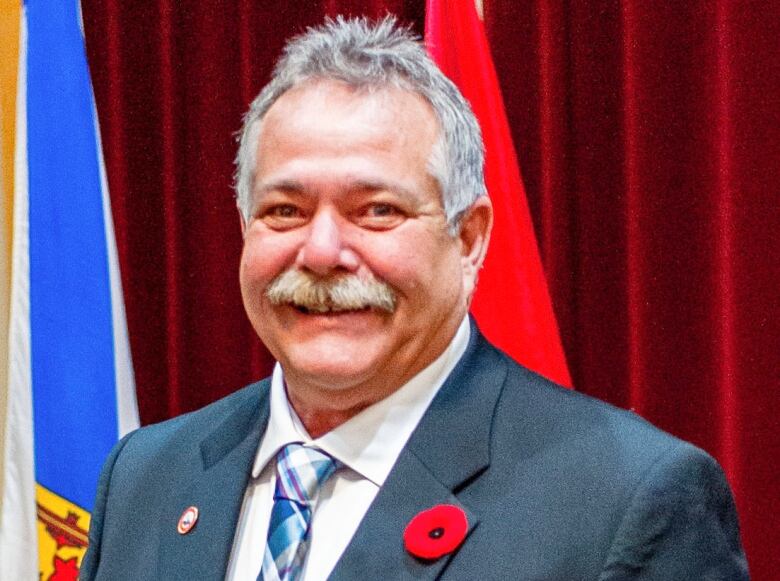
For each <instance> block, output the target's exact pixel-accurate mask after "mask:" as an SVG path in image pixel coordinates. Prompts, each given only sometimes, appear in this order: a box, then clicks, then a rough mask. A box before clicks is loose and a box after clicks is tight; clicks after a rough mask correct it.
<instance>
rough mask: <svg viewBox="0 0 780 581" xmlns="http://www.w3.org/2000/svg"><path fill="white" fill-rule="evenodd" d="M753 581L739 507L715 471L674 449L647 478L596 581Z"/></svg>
mask: <svg viewBox="0 0 780 581" xmlns="http://www.w3.org/2000/svg"><path fill="white" fill-rule="evenodd" d="M623 579H625V580H628V579H632V580H634V579H635V580H643V581H644V580H656V579H657V580H659V581H660V580H665V581H669V580H676V579H686V580H696V579H707V580H711V581H716V580H724V581H725V580H728V581H739V580H743V579H749V575H748V568H747V561H746V559H745V554H744V552H743V550H742V546H741V543H740V538H739V525H738V522H737V515H736V510H735V507H734V501H733V499H732V496H731V491H730V489H729V487H728V484H727V483H726V479H725V477H724V475H723V472H722V471H721V469H720V467H719V466H718V464H717V463H716V462H715V460H713V459H712V458H711V457H710V456H708V455H707V454H705V453H704V452H702V451H701V450H699V449H697V448H695V447H693V446H690V445H687V444H686V445H683V446H681V447H677V446H675V447H673V448H672V449H671V450H669V451H668V452H667V453H666V454H664V455H663V456H662V457H661V458H660V459H659V460H657V461H656V462H655V463H654V464H653V465H652V467H651V468H650V469H649V470H648V471H647V474H646V475H645V477H644V478H642V480H641V483H640V485H639V487H638V488H637V490H636V493H635V494H634V497H633V499H632V501H631V502H630V503H629V506H628V508H627V510H626V512H625V514H624V516H623V519H622V522H621V524H620V526H619V527H618V529H617V532H616V534H615V537H614V539H613V542H612V545H611V547H610V550H609V553H608V556H607V559H606V561H605V564H604V567H603V569H602V571H601V574H600V576H599V581H617V580H623Z"/></svg>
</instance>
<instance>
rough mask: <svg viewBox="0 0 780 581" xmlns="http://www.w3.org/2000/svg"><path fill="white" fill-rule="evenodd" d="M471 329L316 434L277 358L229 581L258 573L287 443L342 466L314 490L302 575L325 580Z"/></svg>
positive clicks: (306, 580) (245, 580) (308, 580)
mask: <svg viewBox="0 0 780 581" xmlns="http://www.w3.org/2000/svg"><path fill="white" fill-rule="evenodd" d="M469 333H470V329H469V322H468V317H466V318H464V320H463V322H462V323H461V324H460V327H459V328H458V331H457V332H456V333H455V337H453V339H452V342H451V343H450V344H449V346H448V347H447V348H446V349H445V350H444V352H443V353H442V354H441V355H440V356H439V357H438V359H436V360H435V361H434V362H433V363H431V364H430V365H429V366H428V367H426V368H425V369H423V370H422V371H421V372H420V373H418V374H417V375H416V376H415V377H413V378H412V379H411V380H410V381H409V382H408V383H406V384H405V385H404V386H402V387H401V388H400V389H399V390H398V391H396V392H394V393H392V394H391V395H389V396H388V397H386V398H385V399H383V400H381V401H379V402H377V403H375V404H374V405H372V406H370V407H368V408H366V409H364V410H363V411H361V412H360V413H359V414H357V415H356V416H354V417H352V418H350V419H349V420H348V421H346V422H344V423H343V424H341V425H340V426H338V427H336V428H334V429H333V430H331V431H330V432H328V433H327V434H324V435H323V436H321V437H319V438H317V439H314V440H312V438H311V437H310V436H309V434H308V433H307V432H306V428H305V427H304V426H303V424H302V423H301V421H300V419H299V418H298V416H297V414H296V413H295V411H294V410H293V409H292V407H291V406H290V405H289V402H288V401H287V395H286V393H285V389H284V375H283V371H282V368H281V366H280V365H279V364H278V363H277V364H276V367H275V368H274V372H273V377H272V379H271V396H270V397H271V410H270V417H269V420H268V427H267V428H266V432H265V435H264V436H263V438H262V440H261V442H260V446H259V448H258V450H257V455H256V457H255V463H254V467H253V468H252V478H251V479H250V481H249V485H248V486H247V489H246V492H245V494H244V503H243V506H242V508H241V515H240V517H239V520H238V527H237V529H236V536H235V538H234V541H233V553H232V556H231V558H230V565H229V567H228V572H227V576H226V579H227V580H228V581H249V580H251V581H254V580H255V579H256V578H257V575H258V574H259V573H260V566H261V565H262V561H263V553H264V551H265V545H266V536H267V534H268V522H269V520H270V518H271V508H272V506H273V493H274V487H275V485H276V462H275V461H274V459H275V457H276V454H277V453H278V452H279V450H281V449H282V448H283V447H284V446H286V445H287V444H289V443H292V442H303V443H304V444H310V445H313V446H317V447H318V448H320V449H321V450H323V451H324V452H327V453H328V454H330V455H331V456H332V457H333V458H336V459H337V460H339V461H340V462H341V464H342V467H341V468H339V469H338V470H337V471H336V472H335V473H334V474H333V476H331V477H330V479H328V481H327V482H326V483H325V485H324V486H323V487H322V489H321V490H320V492H319V495H318V498H317V501H316V504H315V506H314V511H313V514H312V520H311V529H310V533H309V534H310V539H309V550H308V553H307V556H306V562H305V564H304V569H303V574H302V576H301V581H321V580H325V579H327V577H328V575H330V573H331V572H332V571H333V568H334V566H335V565H336V562H337V561H338V560H339V558H340V557H341V555H342V554H343V553H344V551H345V550H346V548H347V545H348V544H349V542H350V541H351V540H352V537H353V535H354V534H355V531H356V530H357V528H358V525H359V524H360V521H361V520H362V519H363V516H365V514H366V512H367V511H368V508H369V506H370V505H371V503H372V502H373V500H374V498H375V497H376V495H377V493H378V492H379V489H380V487H381V486H382V485H383V484H384V482H385V479H386V478H387V475H388V474H389V473H390V470H391V469H392V467H393V465H394V464H395V462H396V460H397V459H398V455H399V454H400V453H401V450H402V449H403V447H404V445H406V442H407V440H408V439H409V437H410V436H411V435H412V432H413V431H414V429H415V428H416V427H417V424H418V423H419V422H420V420H421V419H422V417H423V414H425V410H426V409H428V406H429V405H430V403H431V401H433V398H434V396H435V395H436V393H437V392H438V391H439V388H440V387H441V386H442V384H443V383H444V380H445V379H446V378H447V376H449V374H450V372H452V370H453V368H454V367H455V365H456V364H457V362H458V361H459V360H460V358H461V357H462V355H463V353H464V351H465V350H466V346H467V344H468V341H469Z"/></svg>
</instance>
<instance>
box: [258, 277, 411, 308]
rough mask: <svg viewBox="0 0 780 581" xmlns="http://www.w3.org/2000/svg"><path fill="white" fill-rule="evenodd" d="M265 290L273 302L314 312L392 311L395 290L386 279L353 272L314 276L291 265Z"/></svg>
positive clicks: (394, 303) (394, 302)
mask: <svg viewBox="0 0 780 581" xmlns="http://www.w3.org/2000/svg"><path fill="white" fill-rule="evenodd" d="M265 294H266V296H267V297H268V300H269V301H271V304H273V305H283V304H292V305H294V306H296V307H302V308H305V309H307V310H309V311H313V312H315V313H326V312H329V311H332V312H341V311H356V310H361V309H371V308H373V309H378V310H381V311H385V312H388V313H392V312H394V311H395V305H396V294H395V291H394V290H393V289H392V288H391V287H390V286H389V285H388V284H387V283H384V282H382V281H380V280H377V279H376V278H374V277H373V276H371V277H370V278H361V277H358V276H356V275H354V274H344V275H338V276H333V277H328V278H318V277H315V276H313V275H311V274H309V273H307V272H304V271H300V270H292V269H291V270H287V271H285V272H283V273H282V274H280V275H279V276H277V277H276V278H275V279H274V280H273V281H272V282H271V284H270V285H269V286H268V288H267V289H266V291H265Z"/></svg>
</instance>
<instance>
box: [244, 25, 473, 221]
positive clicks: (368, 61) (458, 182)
mask: <svg viewBox="0 0 780 581" xmlns="http://www.w3.org/2000/svg"><path fill="white" fill-rule="evenodd" d="M324 79H327V80H337V81H341V82H344V83H346V84H348V85H349V86H352V87H354V88H357V89H364V88H367V89H369V90H373V89H381V88H382V87H388V86H391V87H397V88H401V89H404V90H407V91H410V92H413V93H417V94H419V95H420V96H422V97H423V98H424V99H426V100H427V101H428V102H429V103H430V104H431V107H432V108H433V110H434V113H435V114H436V116H437V118H438V121H439V125H440V128H441V135H440V137H439V140H438V142H437V143H436V144H435V145H434V147H433V151H432V152H431V157H430V159H429V160H428V169H429V172H430V173H431V176H432V177H433V178H434V179H436V181H437V182H438V184H439V188H440V190H441V195H442V204H443V206H444V211H445V214H446V216H447V221H448V223H449V226H450V232H451V233H452V234H454V233H456V232H457V231H458V228H459V222H460V218H461V216H462V215H463V213H464V212H465V211H466V210H467V209H468V208H469V207H470V206H471V205H472V204H473V203H474V202H475V201H476V200H477V199H478V198H479V197H480V196H483V195H485V194H486V188H485V178H484V171H483V165H484V158H485V154H484V146H483V144H482V134H481V132H480V129H479V124H478V122H477V119H476V117H475V116H474V113H473V112H472V110H471V107H470V106H469V104H468V102H467V101H466V99H465V98H464V97H463V95H461V93H460V91H459V90H458V89H457V87H455V85H454V84H453V83H452V81H450V80H449V79H448V78H447V77H445V76H444V74H443V73H442V72H441V71H440V70H439V68H438V67H437V66H436V65H435V64H434V62H433V61H432V60H431V58H430V57H429V56H428V54H427V53H426V52H425V49H424V47H423V45H422V44H421V42H420V41H419V38H417V37H416V36H415V35H414V34H413V33H412V32H411V31H410V30H409V29H408V28H404V27H401V26H398V25H397V22H396V19H395V17H394V16H391V15H388V16H386V17H385V18H384V19H382V20H380V21H378V22H371V21H369V20H367V19H366V18H355V19H344V18H343V17H341V16H338V17H337V18H336V20H332V19H330V18H328V19H326V20H325V23H324V24H323V25H321V26H318V27H316V28H309V29H308V30H307V31H306V33H304V34H302V35H301V36H298V37H296V38H293V39H292V40H290V41H289V42H288V44H287V45H286V47H285V49H284V53H283V55H282V57H281V59H280V60H279V62H278V63H277V65H276V68H275V70H274V74H273V77H272V79H271V82H270V83H268V84H267V85H266V86H265V87H264V88H263V90H262V91H261V92H260V94H259V95H258V96H257V97H256V98H255V100H254V101H253V102H252V104H251V106H250V107H249V111H248V112H247V113H246V115H245V116H244V125H243V128H242V130H241V132H240V137H239V148H238V155H237V156H236V174H235V188H236V193H237V203H238V207H239V210H240V211H241V213H242V215H243V216H244V219H245V220H246V221H247V222H249V220H250V219H251V216H252V211H253V208H252V205H253V202H252V189H253V184H254V179H255V163H256V159H255V157H256V152H257V149H258V145H259V140H260V121H261V120H262V118H263V117H264V116H265V114H266V113H267V112H268V110H269V109H270V108H271V106H272V105H273V104H274V103H275V102H276V100H277V99H279V97H281V96H282V95H283V94H284V93H285V92H287V91H288V90H290V89H291V88H293V87H296V86H298V85H301V84H303V83H305V82H307V81H312V80H314V81H316V80H324Z"/></svg>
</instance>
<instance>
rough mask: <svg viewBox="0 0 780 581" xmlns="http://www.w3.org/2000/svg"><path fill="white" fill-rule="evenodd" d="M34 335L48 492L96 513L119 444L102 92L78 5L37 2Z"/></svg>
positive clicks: (31, 118)
mask: <svg viewBox="0 0 780 581" xmlns="http://www.w3.org/2000/svg"><path fill="white" fill-rule="evenodd" d="M27 25H28V28H27V30H28V44H27V152H28V153H27V155H28V167H29V212H30V335H31V347H32V351H31V354H32V384H33V389H32V393H33V425H34V433H35V435H34V442H35V475H36V481H37V482H38V484H40V485H42V486H44V487H46V488H48V489H49V490H52V491H53V492H56V493H57V494H58V495H60V496H62V497H64V498H66V499H68V500H70V501H72V502H74V503H75V504H77V505H79V506H80V507H82V508H84V509H86V510H91V509H92V503H93V501H94V497H95V489H96V485H97V478H98V474H99V470H100V467H101V465H102V463H103V461H104V460H105V458H106V456H107V455H108V452H109V450H110V449H111V446H113V444H114V443H116V440H117V405H116V388H115V372H114V337H113V329H112V315H111V289H110V286H109V273H108V260H107V258H108V251H107V248H106V231H105V226H104V222H103V201H102V193H101V178H100V169H99V166H98V162H99V157H98V150H97V143H96V138H95V119H94V117H93V111H94V109H93V104H92V103H93V101H92V93H91V91H92V89H91V85H90V79H89V72H88V70H87V62H86V55H85V49H84V41H83V39H82V36H81V30H80V27H79V13H78V5H77V3H76V2H74V1H73V0H64V1H62V0H61V1H58V2H53V1H51V0H45V1H44V0H29V1H28V2H27Z"/></svg>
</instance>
